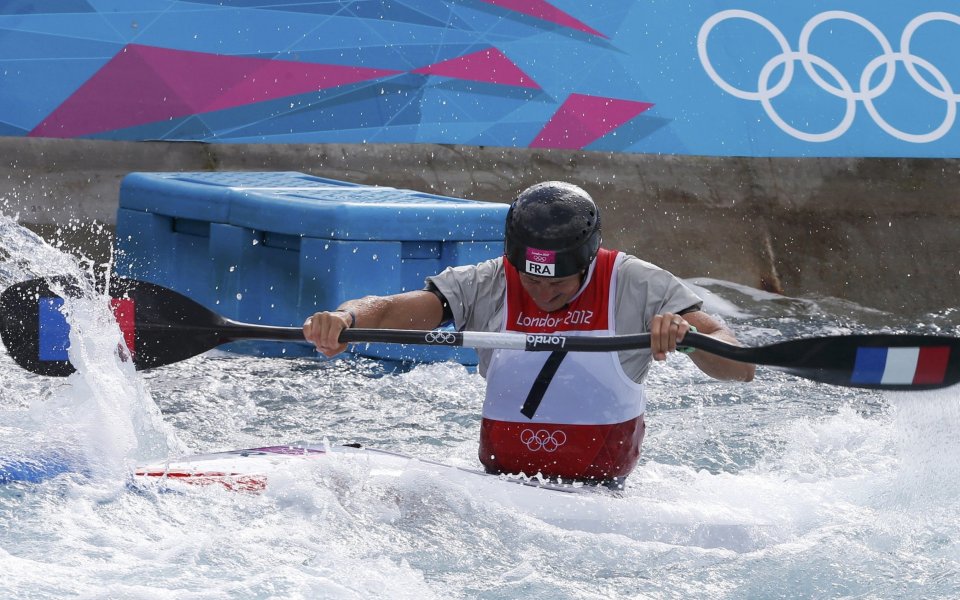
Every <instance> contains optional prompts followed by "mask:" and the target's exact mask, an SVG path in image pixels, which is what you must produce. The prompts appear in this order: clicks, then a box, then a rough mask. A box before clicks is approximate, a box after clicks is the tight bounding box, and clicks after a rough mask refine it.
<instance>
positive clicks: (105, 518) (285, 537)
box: [0, 220, 960, 599]
mask: <svg viewBox="0 0 960 600" xmlns="http://www.w3.org/2000/svg"><path fill="white" fill-rule="evenodd" d="M0 230H2V231H3V233H4V234H5V235H4V237H3V240H4V241H3V242H0V244H3V248H6V249H7V252H8V253H10V252H11V250H10V248H11V246H8V245H7V243H6V241H5V240H6V239H7V235H6V234H7V233H9V234H10V235H12V236H14V239H15V242H14V243H15V244H16V243H19V242H16V240H17V239H21V238H22V239H23V241H24V244H22V245H20V246H16V245H14V246H12V247H13V248H14V249H13V250H12V255H11V256H12V259H13V260H10V259H9V258H8V259H6V260H5V261H4V262H3V263H2V265H0V268H2V269H3V275H2V277H0V279H2V280H3V281H4V283H12V282H14V281H17V280H20V279H26V278H29V277H33V276H38V275H48V274H51V272H50V271H51V270H54V269H56V270H57V271H58V274H60V272H59V271H60V268H61V267H64V268H68V269H69V268H74V269H77V266H76V263H75V262H74V263H69V262H67V263H66V264H61V262H58V261H64V260H65V259H64V258H63V257H62V255H59V254H58V253H55V254H54V256H53V258H51V259H43V258H36V257H40V256H41V255H42V254H44V253H46V252H47V250H46V249H44V247H43V246H36V245H35V243H36V240H33V241H30V243H26V242H27V241H28V240H27V238H28V237H29V236H27V235H26V234H24V233H22V232H18V231H16V228H13V229H11V224H10V222H9V220H7V221H3V220H0ZM17 236H20V237H19V238H18V237H17ZM31 244H34V245H31ZM45 260H50V261H52V262H44V261H45ZM71 264H72V265H73V267H71ZM78 274H80V275H82V274H83V272H82V270H80V272H79V273H78ZM719 293H721V294H722V292H719ZM720 299H721V300H722V299H723V298H722V297H721V298H720ZM751 301H755V302H758V303H760V305H758V306H759V307H760V308H761V309H763V311H764V314H769V313H775V308H773V307H770V306H764V305H763V303H770V304H772V303H773V302H775V301H774V300H768V299H764V298H758V299H753V300H751ZM738 302H739V300H738ZM716 306H719V307H720V308H718V309H717V311H716V312H718V313H723V314H725V315H727V318H730V319H737V318H740V317H736V316H733V315H734V308H731V307H725V308H724V307H723V306H722V304H720V303H718V304H716ZM735 306H736V305H734V307H735ZM67 308H68V313H69V318H70V319H71V325H75V326H76V333H77V334H78V337H77V339H76V340H74V339H71V360H75V361H76V362H77V363H78V365H79V366H80V367H81V370H80V373H78V374H76V375H74V376H72V377H70V378H68V379H66V380H52V379H49V378H39V377H35V376H32V375H27V374H25V373H23V372H22V371H21V370H19V368H18V367H16V366H15V365H14V364H13V363H12V362H11V361H10V360H9V358H8V357H6V356H0V382H2V383H3V390H2V394H3V395H2V396H0V433H2V435H3V438H4V440H5V441H3V442H0V450H5V451H6V450H12V451H15V452H18V453H19V454H21V455H28V454H30V452H32V451H34V450H35V449H36V448H37V447H38V445H40V446H44V445H46V446H45V447H53V445H54V444H55V443H61V444H65V445H66V446H67V447H68V448H70V449H71V450H76V451H78V452H79V453H80V454H82V456H83V457H84V461H85V463H86V464H88V465H90V472H89V473H87V474H78V473H72V474H70V473H68V474H64V475H61V476H59V477H56V478H54V479H52V480H50V481H47V482H45V483H40V484H12V485H7V486H0V572H2V573H3V574H4V576H3V577H2V578H0V596H3V597H36V598H59V597H65V596H75V597H81V598H99V597H117V598H125V597H128V598H164V599H166V598H231V599H233V598H517V597H530V596H536V597H549V598H597V599H599V598H604V599H606V598H627V597H631V598H636V597H648V598H689V597H698V598H746V597H753V598H767V597H787V598H811V597H875V598H893V597H927V598H954V597H957V596H958V593H960V588H958V581H957V577H956V574H957V573H958V572H960V548H958V545H957V544H958V543H957V541H956V540H958V539H960V518H958V517H960V514H958V512H960V509H958V503H957V502H956V498H957V497H958V493H960V489H958V486H960V467H958V460H960V447H958V444H960V442H958V441H957V440H958V439H960V438H958V436H957V435H956V431H957V430H958V425H960V422H958V420H960V415H958V406H957V402H958V397H957V393H956V392H955V391H953V390H947V391H945V392H939V393H929V394H926V393H925V394H895V395H894V394H874V393H869V392H852V391H848V390H842V389H838V388H830V387H828V386H820V385H816V384H812V383H810V382H804V381H801V380H797V379H793V378H790V377H787V376H784V375H780V374H776V375H772V374H770V373H768V372H766V371H764V372H763V373H762V374H761V376H760V377H758V380H757V381H756V382H755V383H753V384H750V385H740V386H726V385H724V384H719V383H714V382H709V381H705V380H704V378H703V377H702V376H701V375H700V374H699V373H697V371H696V369H692V368H691V367H690V366H689V363H688V361H687V360H686V359H685V358H683V357H677V358H676V359H674V358H673V357H672V358H671V360H670V361H667V362H666V363H664V364H659V365H656V367H655V370H654V372H653V373H652V374H651V378H650V383H651V386H652V387H655V388H656V394H655V396H656V397H655V398H652V400H651V403H650V413H649V414H648V416H647V420H648V427H649V430H648V438H647V441H646V442H645V457H644V459H643V462H642V464H641V465H640V466H639V467H638V469H637V471H636V472H635V473H634V474H633V475H632V476H631V477H630V479H629V480H628V486H627V489H626V490H625V492H623V493H622V494H619V495H614V494H609V493H601V494H597V495H594V496H574V495H564V494H557V493H553V492H544V491H542V490H533V489H528V488H520V486H517V485H516V484H510V483H505V482H501V481H499V480H498V479H496V478H478V477H477V476H475V475H470V474H464V473H457V472H450V471H449V470H444V469H440V468H438V467H435V466H433V465H430V464H427V463H426V462H417V463H413V464H410V465H408V466H407V467H406V468H403V469H399V470H396V469H393V470H391V469H378V468H374V467H373V466H371V465H369V464H368V465H364V464H362V463H357V462H353V463H348V462H342V463H338V464H333V465H332V466H328V467H326V468H316V467H311V466H302V467H300V468H299V469H291V470H288V471H284V472H280V473H277V474H275V476H274V478H273V479H272V481H271V485H270V487H269V488H268V490H267V491H266V492H265V493H263V494H260V495H253V494H244V493H236V492H229V491H226V490H223V489H220V488H216V487H210V488H187V489H176V490H172V491H171V489H165V488H162V487H159V486H156V487H150V486H147V487H127V486H126V483H127V481H128V479H127V475H128V474H129V468H130V465H131V464H132V463H135V462H137V461H139V460H146V459H153V458H156V457H158V456H166V455H176V454H181V453H183V451H185V450H186V448H184V447H183V446H184V445H183V444H181V443H179V442H177V439H178V438H181V437H182V438H186V439H189V440H190V441H191V445H192V446H193V448H192V450H194V451H213V450H220V449H229V448H232V447H242V446H249V445H250V442H252V441H256V442H258V444H260V445H273V444H280V443H286V442H295V441H297V440H302V441H314V442H316V441H318V440H319V439H322V438H323V437H325V436H329V438H330V440H331V441H330V443H332V444H337V443H343V442H351V441H361V442H364V443H367V444H371V445H376V446H380V447H383V448H386V449H397V450H402V451H407V452H416V453H418V454H420V455H422V456H423V457H424V458H427V459H432V460H439V461H444V462H448V463H453V464H457V465H459V466H464V467H472V468H476V467H477V466H478V464H477V462H476V435H477V430H478V425H479V409H480V402H481V399H482V391H483V382H482V379H480V378H479V377H478V376H477V375H476V374H472V373H467V372H466V370H465V369H463V368H462V367H459V366H456V365H428V366H423V367H417V368H415V369H413V370H412V371H410V372H407V373H401V374H371V373H369V372H366V371H364V367H363V365H362V364H361V365H359V366H358V365H353V366H351V365H350V364H348V363H343V364H337V363H319V362H311V361H309V360H295V361H290V360H278V359H252V358H249V357H240V358H231V357H229V356H224V355H218V356H215V357H197V358H195V359H191V360H190V361H186V362H185V363H182V364H179V365H171V366H169V367H164V368H162V369H158V370H156V371H155V372H153V373H151V374H150V375H149V376H147V377H144V375H143V374H138V373H136V372H134V371H133V370H132V369H131V367H130V365H129V364H128V363H123V362H122V361H120V360H119V359H118V358H117V355H116V352H115V349H116V345H117V344H118V343H119V342H120V340H121V336H120V333H119V330H118V329H117V328H116V326H115V325H114V324H112V323H111V322H110V318H109V310H108V309H107V307H106V303H105V302H104V301H103V300H102V299H97V298H96V297H95V296H93V295H89V296H84V298H83V299H81V300H78V301H75V302H69V303H68V307H67ZM750 310H753V307H752V306H751V307H750ZM791 318H792V316H791ZM746 322H747V323H750V321H746ZM784 322H787V321H784ZM789 323H790V325H791V326H793V325H794V324H795V319H794V320H791V321H789ZM828 325H829V326H832V325H830V324H829V323H828ZM758 326H760V327H766V328H776V327H777V326H778V323H777V321H775V318H774V317H768V318H767V320H765V321H763V322H762V323H759V324H758ZM816 332H817V331H816V330H814V333H816ZM157 405H159V406H161V407H163V409H164V411H166V413H167V414H166V415H164V416H161V415H160V414H158V412H157V410H156V406H157ZM168 423H169V424H175V429H171V428H169V427H168V425H167V424H168ZM685 434H686V435H685ZM61 447H62V446H61ZM698 465H700V466H698ZM518 489H522V490H523V491H522V492H518V491H517V490H518Z"/></svg>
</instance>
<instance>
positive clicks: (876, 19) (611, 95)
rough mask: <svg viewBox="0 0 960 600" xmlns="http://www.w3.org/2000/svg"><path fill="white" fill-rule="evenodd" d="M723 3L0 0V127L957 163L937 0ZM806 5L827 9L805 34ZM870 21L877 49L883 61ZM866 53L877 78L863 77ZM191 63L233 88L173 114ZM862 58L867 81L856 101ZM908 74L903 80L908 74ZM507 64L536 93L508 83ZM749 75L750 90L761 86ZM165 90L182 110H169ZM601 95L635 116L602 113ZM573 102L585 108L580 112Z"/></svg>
mask: <svg viewBox="0 0 960 600" xmlns="http://www.w3.org/2000/svg"><path fill="white" fill-rule="evenodd" d="M828 5H829V6H828ZM728 8H729V7H727V5H726V3H722V2H713V1H704V2H692V3H688V2H663V1H662V0H660V1H655V0H636V1H621V0H598V1H596V2H583V0H550V1H544V0H529V1H523V0H324V1H314V2H311V1H307V0H298V1H291V0H32V1H28V0H8V1H6V2H0V90H3V93H2V94H0V135H5V136H23V135H32V136H44V137H49V136H54V137H85V138H94V139H110V140H146V139H151V140H156V139H160V140H199V141H207V142H219V143H230V142H247V143H249V142H253V143H258V142H264V143H322V142H344V143H360V142H412V143H448V144H468V145H472V144H476V145H486V146H506V147H530V146H535V145H538V144H542V143H544V142H543V141H544V140H548V142H549V143H548V146H549V147H558V148H582V149H586V150H598V151H608V152H644V153H670V154H704V155H758V156H807V155H816V156H931V157H936V156H945V157H950V156H958V155H960V135H958V131H960V125H955V124H954V121H955V119H956V113H957V110H956V109H957V107H958V105H960V92H958V90H960V16H956V13H957V9H956V6H955V2H954V1H950V0H924V1H923V2H920V3H919V4H918V3H910V4H904V3H895V2H892V1H888V0H884V1H878V2H876V3H871V4H869V5H865V4H864V3H862V2H857V1H856V0H835V1H833V2H826V3H818V4H817V6H816V7H814V6H807V5H805V4H804V5H801V4H797V3H789V4H780V3H777V4H774V3H770V2H765V1H763V0H743V2H740V3H739V4H738V6H737V11H738V12H736V14H734V11H730V10H728ZM830 11H832V12H830ZM950 11H953V12H952V13H951V12H950ZM750 15H753V16H750ZM824 15H832V16H831V17H830V18H828V19H826V20H825V22H824V24H822V25H820V26H819V28H817V27H816V25H817V22H818V19H819V20H823V19H824ZM837 15H840V16H837ZM843 15H846V16H843ZM929 15H939V17H937V18H938V19H939V20H937V19H932V18H931V17H930V16H929ZM944 15H946V16H944ZM951 15H953V16H954V17H955V20H953V19H951ZM917 19H919V20H917ZM764 23H768V24H770V25H771V26H772V27H774V28H775V31H773V30H770V29H769V27H767V25H765V24H764ZM907 23H919V24H918V25H917V26H916V27H915V28H914V29H915V32H914V34H913V41H912V45H911V46H910V48H909V51H910V53H905V52H902V49H901V48H899V47H898V44H899V43H900V40H901V35H902V34H903V33H904V31H905V30H907V27H906V24H907ZM708 25H709V27H708ZM805 27H806V28H811V27H812V28H813V29H816V31H815V32H814V34H813V35H811V36H810V38H809V46H810V48H811V49H808V51H807V55H806V56H808V57H810V58H803V57H801V54H802V53H801V52H799V50H800V47H801V41H802V40H801V38H802V36H803V33H802V32H803V31H804V30H805V29H804V28H805ZM874 31H876V32H879V33H880V35H882V36H884V39H885V40H887V41H888V42H889V45H890V48H891V50H890V52H891V54H889V55H888V57H887V58H885V59H884V58H883V56H884V54H883V52H884V51H883V45H882V43H881V42H880V41H878V38H877V37H876V36H875V35H874V33H873V32H874ZM778 36H779V37H778ZM778 40H781V41H778ZM784 44H786V46H784ZM814 46H815V49H813V47H814ZM788 51H789V52H788ZM171 52H172V53H177V52H182V53H185V54H183V55H175V54H174V55H171V54H170V53H171ZM485 52H486V53H487V56H489V57H493V58H490V60H488V61H487V62H483V61H475V62H472V63H469V64H466V63H464V64H465V65H466V66H464V68H463V70H462V73H460V72H455V73H452V74H450V73H444V74H443V75H437V74H427V73H428V72H429V71H430V69H429V67H431V66H433V65H438V64H440V63H444V62H445V61H456V60H457V59H461V58H464V57H470V56H474V55H477V56H479V55H483V53H485ZM790 52H792V53H793V54H790ZM897 52H899V54H894V53H897ZM778 53H779V54H778ZM911 53H912V54H911ZM134 55H136V58H134ZM171 56H182V57H184V58H177V59H174V58H171ZM788 56H791V57H794V58H792V59H790V58H784V57H788ZM191 57H192V58H191ZM875 57H879V58H878V60H884V61H885V62H882V63H881V65H887V66H880V67H876V66H873V67H871V66H870V65H869V64H868V63H870V61H871V59H874V58H875ZM498 60H502V61H507V62H500V63H497V61H498ZM803 60H807V61H809V64H810V65H812V66H811V71H810V72H812V73H814V75H810V74H808V72H807V71H805V67H804V65H803V64H802V61H803ZM178 61H179V62H178ZM264 61H269V62H273V63H274V66H275V67H283V68H282V69H279V71H282V72H287V73H288V75H286V76H287V77H292V78H294V79H296V78H298V77H300V78H310V77H314V78H316V77H320V75H318V73H322V72H324V70H325V69H326V70H330V71H333V70H335V69H342V68H351V69H360V70H367V71H369V72H370V73H371V75H370V76H369V77H366V78H363V77H357V78H354V79H353V80H352V81H345V82H343V83H341V84H338V85H334V86H328V85H322V84H319V83H318V85H316V86H313V87H311V86H310V85H309V83H310V81H312V80H308V81H307V82H306V83H307V85H299V86H297V85H287V86H286V87H284V82H283V81H279V80H278V81H277V82H276V84H274V81H273V80H269V79H267V78H265V77H264V76H263V72H264V71H262V64H263V62H264ZM778 61H779V62H778ZM791 61H792V62H791ZM190 65H206V67H205V68H209V69H210V71H208V73H219V72H221V71H222V70H223V69H224V68H229V69H234V70H235V71H236V73H235V75H236V77H235V79H232V80H231V79H228V80H227V81H226V82H225V84H224V85H225V88H224V90H223V93H222V94H221V95H220V96H218V97H212V96H210V97H204V98H200V99H199V100H197V99H193V100H197V101H196V102H193V103H192V104H191V93H190V89H189V88H190V86H191V85H193V83H191V79H190V78H191V77H204V76H205V75H204V72H201V71H198V70H197V69H196V68H191V67H190ZM765 65H766V68H767V69H768V71H767V72H766V75H764V73H763V68H764V66H765ZM891 65H892V66H891ZM301 66H302V67H303V72H302V74H300V75H298V74H296V72H295V71H296V68H297V67H301ZM868 68H872V69H873V75H872V80H873V81H874V82H875V83H874V84H873V85H875V86H876V87H874V89H873V90H870V91H869V92H864V91H858V90H857V89H855V88H857V87H858V86H860V85H861V76H862V74H863V73H864V72H865V70H866V69H868ZM909 68H913V69H914V70H915V71H916V72H917V73H918V75H914V76H912V77H913V78H912V79H911V74H910V72H909ZM291 69H292V71H291ZM787 69H789V72H790V77H789V78H788V77H787V76H786V75H785V74H784V73H785V70H787ZM887 69H893V70H895V71H896V72H895V77H892V78H891V82H892V83H891V84H890V85H889V89H887V88H882V87H881V86H880V85H879V84H878V83H876V82H879V81H880V80H882V79H883V78H884V77H885V73H886V71H885V70H887ZM418 70H420V71H421V72H420V73H416V72H415V71H418ZM279 71H278V70H276V69H274V70H271V72H279ZM509 71H513V72H521V73H523V74H524V75H525V76H526V77H528V78H529V79H528V80H529V81H530V82H531V83H532V84H533V85H532V86H530V87H524V86H521V85H517V84H516V83H515V82H512V81H509V80H508V79H507V78H506V77H505V73H507V72H509ZM816 73H821V75H820V76H817V75H816ZM891 73H893V71H891ZM258 74H259V78H258ZM837 77H842V78H843V80H842V81H840V80H838V79H837ZM498 78H499V79H498ZM764 78H766V79H765V80H764ZM869 79H870V78H868V80H869ZM145 81H146V82H148V83H149V85H144V82H145ZM318 81H319V80H318ZM758 81H760V82H761V83H765V84H766V85H767V89H765V90H760V91H758ZM251 82H258V83H256V85H253V84H252V83H251ZM845 82H849V88H850V89H849V91H846V88H844V85H847V83H845ZM287 83H288V84H289V83H290V82H289V81H288V82H287ZM300 83H301V84H303V81H301V82H300ZM257 86H260V87H257ZM277 86H279V88H278V87H277ZM169 93H173V94H175V95H176V96H177V99H178V101H179V102H181V103H182V104H183V105H184V106H193V107H194V108H193V109H192V110H186V109H183V110H175V109H174V108H172V107H171V105H170V98H169V96H168V94H169ZM151 94H152V95H151ZM764 94H766V96H767V97H766V98H765V99H763V100H762V101H761V99H760V96H763V95H764ZM572 98H588V99H589V98H594V99H597V100H599V102H589V103H587V104H583V103H580V104H575V103H574V104H572V103H571V102H570V101H571V99H572ZM604 99H609V100H610V101H611V102H610V103H609V104H617V103H619V104H618V105H619V106H621V108H622V107H623V103H627V105H628V108H629V106H634V107H635V109H634V110H632V111H631V110H622V111H621V112H620V113H619V116H617V115H614V114H612V113H611V114H604V113H602V107H603V106H605V105H606V104H607V103H605V102H603V100H604ZM201 100H202V102H200V101H201ZM204 106H211V107H213V108H211V109H209V110H208V109H206V108H204ZM577 106H591V107H598V108H594V109H592V110H600V111H601V112H598V113H593V112H592V111H591V114H577V110H578V109H577ZM117 115H123V116H124V119H119V118H116V119H114V118H113V117H114V116H117ZM138 115H140V118H138V117H137V116H138ZM547 132H549V135H546V133H547ZM565 132H569V135H567V133H565ZM566 139H571V140H575V141H571V142H569V144H566V145H565V143H564V140H566ZM538 140H539V141H538Z"/></svg>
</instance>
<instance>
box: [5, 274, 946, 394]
mask: <svg viewBox="0 0 960 600" xmlns="http://www.w3.org/2000/svg"><path fill="white" fill-rule="evenodd" d="M52 284H55V285H54V287H55V288H56V289H62V290H63V291H64V293H66V294H67V295H74V294H79V293H80V292H79V290H78V288H77V287H76V286H75V285H71V281H70V279H69V278H64V277H58V278H41V279H33V280H30V281H25V282H22V283H19V284H16V285H13V286H10V287H9V288H7V289H6V290H4V291H3V293H2V294H0V317H2V318H0V337H2V338H3V342H4V344H5V345H6V347H7V350H8V352H9V353H10V355H11V357H13V359H14V360H15V361H16V362H17V363H18V364H19V365H20V366H22V367H23V368H25V369H27V370H29V371H32V372H34V373H38V374H41V375H52V376H67V375H69V374H70V373H73V372H74V370H75V369H74V367H73V365H72V364H71V363H70V361H69V356H68V352H67V347H68V346H69V336H68V331H69V329H70V324H69V323H68V322H67V320H66V319H65V315H64V314H63V313H62V311H61V310H60V308H58V306H59V305H60V304H59V303H62V298H60V296H59V295H58V294H57V293H55V292H54V291H53V289H51V285H52ZM109 296H110V298H111V299H112V301H116V302H117V305H116V306H115V307H114V314H115V315H116V317H117V320H118V323H119V324H120V328H121V331H122V333H123V334H124V340H125V342H126V343H127V346H128V348H129V349H130V350H131V353H132V356H133V361H134V364H135V365H136V367H137V368H138V369H150V368H153V367H158V366H162V365H169V364H172V363H174V362H177V361H180V360H184V359H187V358H190V357H192V356H196V355H198V354H202V353H203V352H206V351H207V350H211V349H213V348H216V347H218V346H221V345H223V344H226V343H229V342H234V341H240V340H276V341H296V342H305V340H304V338H303V331H302V330H301V328H299V327H276V326H269V325H259V324H251V323H241V322H238V321H234V320H231V319H227V318H224V317H222V316H220V315H218V314H216V313H214V312H212V311H210V310H209V309H207V308H206V307H204V306H202V305H200V304H199V303H197V302H195V301H194V300H191V299H190V298H187V297H186V296H183V295H182V294H179V293H177V292H175V291H173V290H170V289H168V288H165V287H162V286H158V285H156V284H152V283H148V282H144V281H137V280H133V279H124V278H112V279H111V280H110V288H109ZM340 341H342V342H344V343H394V344H417V345H427V346H451V347H456V346H459V347H465V348H476V349H497V348H500V349H511V350H518V351H527V352H616V351H621V350H644V349H648V348H649V347H650V334H646V333H644V334H630V335H608V336H583V335H562V334H557V335H554V334H525V333H514V332H494V333H489V332H486V333H485V332H471V331H466V332H456V331H447V330H433V331H414V330H401V329H360V328H356V329H347V330H344V331H343V332H342V333H341V335H340ZM683 346H685V347H689V348H694V349H697V350H700V351H703V352H709V353H711V354H714V355H716V356H720V357H722V358H726V359H729V360H735V361H739V362H746V363H753V364H758V365H766V366H771V367H776V368H780V369H783V370H785V371H787V372H789V373H792V374H795V375H798V376H800V377H805V378H807V379H811V380H813V381H819V382H823V383H829V384H833V385H842V386H850V387H862V388H870V389H886V390H924V389H936V388H942V387H947V386H950V385H954V384H956V383H958V382H960V338H955V337H949V336H923V335H911V334H865V335H845V336H823V337H811V338H801V339H795V340H787V341H783V342H778V343H775V344H770V345H766V346H746V347H744V346H735V345H732V344H728V343H726V342H723V341H720V340H718V339H716V338H713V337H710V336H708V335H704V334H700V333H695V332H688V333H687V334H686V335H685V336H684V338H683Z"/></svg>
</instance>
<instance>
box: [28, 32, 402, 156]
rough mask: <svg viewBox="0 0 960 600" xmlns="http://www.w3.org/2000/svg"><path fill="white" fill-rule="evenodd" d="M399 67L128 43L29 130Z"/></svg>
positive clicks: (287, 89) (199, 108) (236, 98)
mask: <svg viewBox="0 0 960 600" xmlns="http://www.w3.org/2000/svg"><path fill="white" fill-rule="evenodd" d="M401 72H402V71H393V70H387V69H369V68H365V67H344V66H340V65H320V64H314V63H301V62H292V61H281V60H270V59H263V58H243V57H234V56H223V55H219V54H208V53H205V52H190V51H186V50H172V49H169V48H157V47H153V46H141V45H138V44H130V45H128V46H125V47H124V48H123V50H121V51H120V52H119V53H117V55H116V56H114V57H113V58H112V59H110V61H109V62H108V63H107V64H106V65H104V66H103V68H101V69H100V70H99V71H97V72H96V73H95V74H94V75H93V77H91V78H90V79H88V80H87V81H86V83H84V84H83V85H82V86H80V87H79V88H78V89H77V90H76V91H75V92H74V93H73V94H72V95H71V96H70V97H69V98H67V100H66V101H64V102H63V104H61V105H60V106H58V107H57V108H56V110H54V111H53V112H52V113H50V114H49V115H48V116H47V118H46V119H44V120H43V121H42V122H41V123H40V124H39V125H37V126H36V127H35V128H34V129H33V131H31V132H30V134H29V135H30V136H34V137H39V136H43V137H58V138H69V137H77V136H82V135H90V134H94V133H99V132H101V131H110V130H113V129H122V128H125V127H133V126H136V125H142V124H145V123H153V122H156V121H162V120H167V119H175V118H180V117H186V116H190V115H193V114H198V113H204V112H211V111H215V110H223V109H226V108H235V107H238V106H245V105H248V104H254V103H256V102H263V101H265V100H273V99H276V98H283V97H285V96H294V95H297V94H305V93H308V92H312V91H317V90H321V89H325V88H331V87H336V86H339V85H345V84H348V83H356V82H360V81H369V80H372V79H379V78H381V77H387V76H389V75H395V74H397V73H401Z"/></svg>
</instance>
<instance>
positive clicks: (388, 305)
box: [337, 290, 443, 329]
mask: <svg viewBox="0 0 960 600" xmlns="http://www.w3.org/2000/svg"><path fill="white" fill-rule="evenodd" d="M337 310H347V311H350V312H352V313H353V315H354V317H355V322H354V324H353V326H354V327H363V328H370V329H433V328H434V327H437V326H438V325H439V324H440V321H441V319H443V306H442V305H441V304H440V300H439V299H437V297H436V295H435V294H432V293H430V292H425V291H423V290H416V291H413V292H405V293H403V294H396V295H392V296H366V297H363V298H358V299H356V300H348V301H347V302H344V303H343V304H341V305H340V306H339V307H337Z"/></svg>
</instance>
